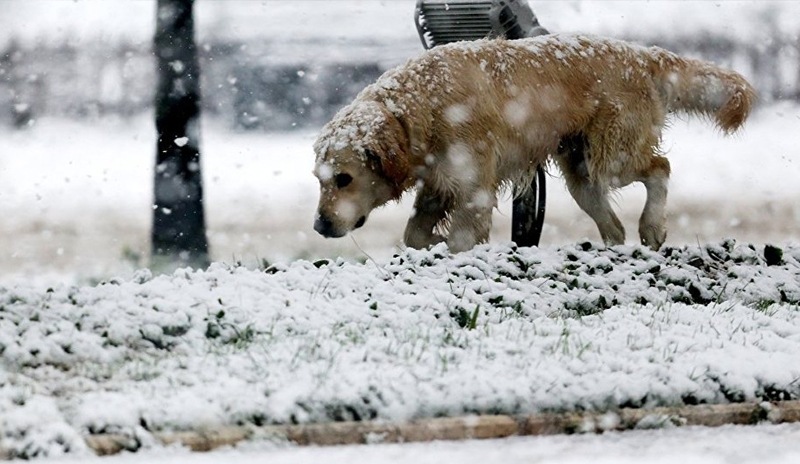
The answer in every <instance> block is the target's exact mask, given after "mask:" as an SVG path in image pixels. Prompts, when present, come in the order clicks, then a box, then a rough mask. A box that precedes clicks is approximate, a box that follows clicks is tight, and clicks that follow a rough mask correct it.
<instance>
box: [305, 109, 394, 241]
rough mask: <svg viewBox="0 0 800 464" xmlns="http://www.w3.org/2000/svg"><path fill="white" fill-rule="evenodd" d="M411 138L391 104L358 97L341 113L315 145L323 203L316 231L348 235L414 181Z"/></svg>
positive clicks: (316, 170) (317, 174) (331, 234)
mask: <svg viewBox="0 0 800 464" xmlns="http://www.w3.org/2000/svg"><path fill="white" fill-rule="evenodd" d="M407 147H408V138H407V136H406V134H405V130H404V129H403V127H402V125H401V124H400V122H399V121H398V120H397V118H396V117H395V116H394V115H392V113H391V112H389V111H388V110H387V109H386V107H385V106H383V105H382V104H380V103H377V102H372V101H357V102H354V103H353V104H351V105H349V106H347V107H345V108H344V109H342V111H340V112H339V113H338V114H337V115H336V116H335V117H334V118H333V120H332V121H331V122H329V123H328V124H327V125H326V126H325V127H324V128H323V129H322V133H321V134H320V136H319V137H318V138H317V141H316V142H315V143H314V151H315V152H316V163H315V166H314V175H315V176H316V177H317V179H318V180H319V184H320V198H319V207H318V208H317V214H316V218H315V221H314V230H316V231H317V232H319V233H320V234H321V235H323V236H325V237H342V236H344V235H346V234H347V233H348V232H350V231H352V230H354V229H357V228H359V227H361V226H363V225H364V223H365V222H366V220H367V217H369V213H370V212H371V211H372V210H373V209H375V208H377V207H378V206H381V205H383V204H385V203H387V202H388V201H390V200H396V199H398V198H400V196H401V195H402V193H403V191H405V190H406V189H407V188H408V187H409V186H410V185H408V183H409V179H410V176H409V172H410V164H409V157H408V149H407Z"/></svg>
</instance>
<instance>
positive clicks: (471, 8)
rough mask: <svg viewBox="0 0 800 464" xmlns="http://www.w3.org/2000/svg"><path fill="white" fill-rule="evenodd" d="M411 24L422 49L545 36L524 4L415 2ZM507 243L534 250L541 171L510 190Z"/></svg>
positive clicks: (541, 204) (542, 196)
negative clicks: (527, 182)
mask: <svg viewBox="0 0 800 464" xmlns="http://www.w3.org/2000/svg"><path fill="white" fill-rule="evenodd" d="M414 23H415V24H416V26H417V32H418V33H419V38H420V40H421V41H422V46H423V47H425V49H426V50H427V49H430V48H433V47H435V46H437V45H442V44H446V43H451V42H458V41H461V40H478V39H483V38H486V37H505V38H507V39H512V40H513V39H522V38H525V37H535V36H537V35H544V34H548V33H549V32H548V31H547V30H546V29H545V28H543V27H542V26H541V25H539V21H538V20H537V19H536V16H535V15H534V14H533V11H532V10H531V8H530V6H528V4H527V2H526V1H525V0H417V6H416V9H415V11H414ZM514 190H515V195H514V204H513V208H512V212H511V240H513V241H514V242H515V243H516V244H517V245H519V246H538V245H539V239H540V238H541V236H542V227H543V225H544V213H545V206H546V202H547V188H546V178H545V172H544V168H543V167H542V166H538V167H537V168H536V176H535V177H534V178H533V180H532V181H531V185H530V188H529V189H527V190H524V191H523V193H522V194H521V195H519V196H518V195H517V193H518V192H519V186H514Z"/></svg>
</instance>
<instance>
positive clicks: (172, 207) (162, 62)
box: [151, 0, 209, 268]
mask: <svg viewBox="0 0 800 464" xmlns="http://www.w3.org/2000/svg"><path fill="white" fill-rule="evenodd" d="M193 3H194V0H158V3H157V12H156V34H155V39H154V53H155V55H156V62H157V64H158V67H157V73H158V88H157V90H156V95H155V114H156V131H157V132H158V143H157V146H156V166H155V176H154V179H155V183H154V197H155V200H154V202H153V231H152V250H151V265H152V266H153V267H154V268H165V267H166V268H169V267H179V266H192V267H195V268H203V267H206V266H208V264H209V262H208V242H207V240H206V228H205V215H204V212H203V184H202V176H201V172H200V148H199V147H200V66H199V64H198V60H197V48H196V46H195V43H194V19H193V14H192V6H193Z"/></svg>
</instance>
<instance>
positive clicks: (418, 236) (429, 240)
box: [403, 233, 445, 250]
mask: <svg viewBox="0 0 800 464" xmlns="http://www.w3.org/2000/svg"><path fill="white" fill-rule="evenodd" d="M444 241H445V238H444V237H442V236H441V235H439V234H432V233H431V234H423V233H407V234H406V236H405V239H404V240H403V242H405V244H406V246H407V247H409V248H414V249H417V250H423V249H425V248H430V247H432V246H434V245H436V244H439V243H442V242H444Z"/></svg>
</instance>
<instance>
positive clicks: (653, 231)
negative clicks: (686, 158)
mask: <svg viewBox="0 0 800 464" xmlns="http://www.w3.org/2000/svg"><path fill="white" fill-rule="evenodd" d="M652 160H653V161H652V163H651V164H650V167H649V168H648V169H647V170H646V172H645V173H643V175H642V178H641V182H642V183H643V184H644V186H645V188H646V189H647V201H646V202H645V204H644V210H643V211H642V216H641V217H640V218H639V238H641V240H642V244H644V245H646V246H648V247H650V248H652V249H654V250H658V249H659V248H661V245H663V244H664V240H666V238H667V225H666V223H667V217H666V205H667V183H668V181H669V173H670V167H669V161H668V160H667V159H666V158H664V157H663V156H654V157H653V158H652Z"/></svg>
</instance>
